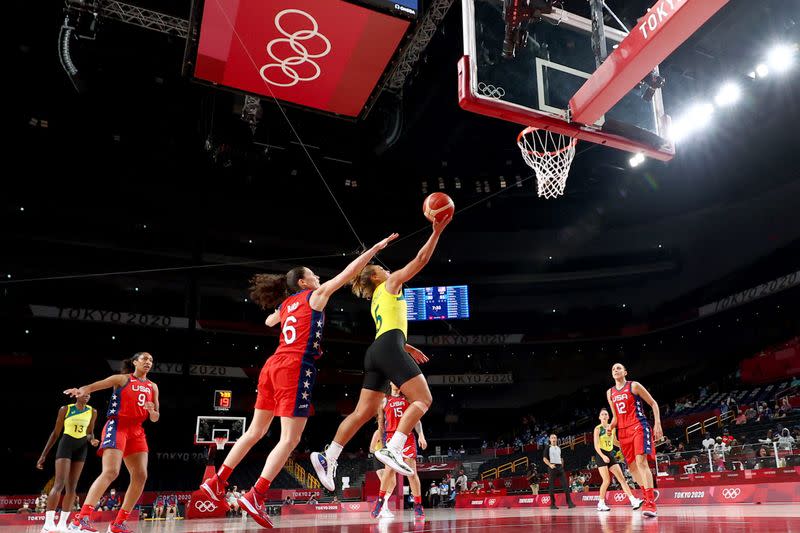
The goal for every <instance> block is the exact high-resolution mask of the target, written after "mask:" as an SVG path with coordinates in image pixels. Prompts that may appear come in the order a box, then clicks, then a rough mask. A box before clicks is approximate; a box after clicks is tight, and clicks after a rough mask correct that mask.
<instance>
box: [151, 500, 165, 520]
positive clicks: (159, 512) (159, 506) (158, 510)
mask: <svg viewBox="0 0 800 533" xmlns="http://www.w3.org/2000/svg"><path fill="white" fill-rule="evenodd" d="M153 518H155V519H156V520H159V519H161V518H164V497H163V496H162V495H160V494H159V495H158V496H156V501H154V502H153Z"/></svg>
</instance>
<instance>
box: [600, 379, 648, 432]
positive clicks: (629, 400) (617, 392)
mask: <svg viewBox="0 0 800 533" xmlns="http://www.w3.org/2000/svg"><path fill="white" fill-rule="evenodd" d="M634 383H635V381H626V382H625V385H623V386H622V388H621V389H617V387H616V385H615V386H613V387H611V388H610V389H609V390H610V391H611V403H612V404H613V405H614V413H615V414H616V416H617V427H618V428H619V429H622V428H627V427H630V426H635V425H637V424H638V425H641V426H646V425H647V417H645V416H644V408H643V406H642V399H641V398H639V397H638V396H637V395H635V394H634V393H633V391H632V390H631V388H632V387H633V384H634Z"/></svg>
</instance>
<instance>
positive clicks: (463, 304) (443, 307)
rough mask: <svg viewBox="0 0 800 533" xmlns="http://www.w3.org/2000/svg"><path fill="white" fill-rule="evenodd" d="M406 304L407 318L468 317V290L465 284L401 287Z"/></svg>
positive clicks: (411, 319) (410, 319) (438, 318)
mask: <svg viewBox="0 0 800 533" xmlns="http://www.w3.org/2000/svg"><path fill="white" fill-rule="evenodd" d="M403 294H404V295H405V298H406V304H408V320H409V321H413V320H443V319H457V318H469V291H468V289H467V286H466V285H448V286H445V287H418V288H415V289H403Z"/></svg>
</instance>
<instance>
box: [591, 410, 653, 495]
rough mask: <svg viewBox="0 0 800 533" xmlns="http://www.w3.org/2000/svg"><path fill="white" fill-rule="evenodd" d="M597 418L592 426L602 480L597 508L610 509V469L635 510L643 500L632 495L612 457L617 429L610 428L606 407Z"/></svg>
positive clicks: (596, 458) (598, 469) (596, 460)
mask: <svg viewBox="0 0 800 533" xmlns="http://www.w3.org/2000/svg"><path fill="white" fill-rule="evenodd" d="M598 418H599V420H600V423H599V424H597V426H596V427H595V428H594V451H595V462H596V463H597V471H598V472H600V477H601V478H603V482H602V483H601V484H600V501H598V502H597V510H598V511H610V510H611V508H610V507H609V506H608V505H606V491H608V486H609V485H610V484H611V477H610V476H609V471H611V473H612V474H614V477H615V478H617V481H618V482H619V485H620V487H622V490H623V491H625V494H627V495H628V501H629V502H631V507H633V510H634V511H635V510H637V509H639V507H641V506H642V504H643V503H644V500H640V499H638V498H636V497H635V496H634V495H633V493H632V492H631V488H630V487H629V486H628V483H627V482H626V481H625V476H623V475H622V469H621V468H620V466H619V465H618V464H617V461H616V459H614V445H615V444H618V442H617V430H616V429H612V428H611V427H610V426H609V424H608V409H606V408H605V407H604V408H602V409H600V414H599V415H598Z"/></svg>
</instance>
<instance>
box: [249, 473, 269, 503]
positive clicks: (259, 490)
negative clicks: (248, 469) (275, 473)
mask: <svg viewBox="0 0 800 533" xmlns="http://www.w3.org/2000/svg"><path fill="white" fill-rule="evenodd" d="M271 484H272V482H271V481H270V480H268V479H265V478H263V477H259V478H258V481H256V484H255V485H254V486H253V492H255V493H256V496H258V497H259V498H260V499H261V500H262V501H263V500H266V499H267V491H268V490H269V486H270V485H271Z"/></svg>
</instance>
